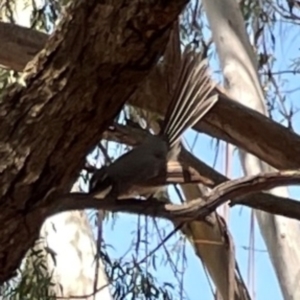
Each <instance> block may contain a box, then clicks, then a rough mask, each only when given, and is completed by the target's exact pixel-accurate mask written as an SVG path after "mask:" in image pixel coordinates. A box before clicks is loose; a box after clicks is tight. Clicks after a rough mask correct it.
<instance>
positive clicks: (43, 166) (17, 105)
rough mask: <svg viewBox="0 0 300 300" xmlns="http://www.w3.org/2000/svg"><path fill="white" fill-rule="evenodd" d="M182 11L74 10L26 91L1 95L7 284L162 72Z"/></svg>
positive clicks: (107, 4)
mask: <svg viewBox="0 0 300 300" xmlns="http://www.w3.org/2000/svg"><path fill="white" fill-rule="evenodd" d="M185 4H186V1H185V0H176V1H171V0H169V1H159V0H157V1H146V0H145V1H141V0H132V1H130V2H128V1H120V0H113V1H111V0H109V1H108V0H107V1H101V4H100V3H99V1H96V0H94V1H83V0H78V1H74V2H72V3H71V6H70V7H69V8H68V10H67V11H66V14H65V17H64V19H63V20H62V22H61V23H60V24H59V26H58V28H57V29H56V31H55V33H54V34H53V35H51V37H50V39H49V40H48V41H47V43H46V46H45V49H44V50H43V51H41V52H40V53H39V54H38V55H37V56H36V57H35V58H34V60H33V61H31V62H30V63H29V64H28V65H27V67H26V73H27V75H28V76H27V78H26V87H25V88H21V87H20V86H15V87H12V88H11V89H9V91H8V92H7V94H6V95H5V96H4V97H2V99H1V102H0V111H1V116H2V118H1V119H0V171H1V177H0V187H1V188H0V197H1V204H0V208H1V216H0V221H1V224H3V226H2V230H1V234H0V265H1V269H0V282H3V281H5V280H7V279H8V278H10V277H11V276H12V275H13V272H14V270H15V269H16V268H17V267H18V265H19V264H20V261H21V259H22V257H23V256H24V255H25V253H26V251H27V250H28V248H29V247H31V246H32V245H33V243H34V241H35V239H36V238H37V236H38V233H39V229H40V226H41V225H42V223H43V221H44V219H45V217H46V216H47V211H46V209H45V208H43V205H44V203H45V202H46V200H49V197H53V198H55V195H57V194H61V193H66V192H68V191H69V190H70V188H71V185H72V183H73V182H74V181H75V179H76V178H77V176H78V173H79V170H80V169H81V168H82V166H83V163H84V161H85V157H86V155H87V153H88V152H89V151H90V150H91V149H92V148H93V147H94V146H95V144H96V143H97V142H98V141H99V139H100V135H101V133H102V132H103V131H104V129H105V128H106V127H107V125H108V124H109V123H110V122H111V121H112V120H113V118H114V117H115V116H116V115H117V113H118V112H119V111H120V109H121V108H122V106H123V104H124V102H125V101H126V100H128V98H129V97H130V95H131V94H132V93H133V92H134V91H135V89H136V87H137V86H138V85H139V84H140V83H141V82H142V80H143V79H144V78H145V77H146V76H147V75H148V73H149V71H150V70H151V68H152V67H153V66H154V65H155V64H156V62H157V60H158V58H159V57H160V55H161V54H162V52H163V51H164V48H165V45H166V42H167V40H168V35H169V29H170V27H171V25H172V22H173V21H174V20H175V18H176V17H177V16H178V15H179V13H180V12H181V10H182V9H183V8H184V5H185ZM125 50H126V51H125ZM12 237H13V238H12Z"/></svg>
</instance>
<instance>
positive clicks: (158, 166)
mask: <svg viewBox="0 0 300 300" xmlns="http://www.w3.org/2000/svg"><path fill="white" fill-rule="evenodd" d="M214 86H215V84H214V83H213V82H212V80H211V79H210V76H209V74H208V66H207V61H206V60H202V59H201V54H197V53H195V52H194V51H191V50H185V51H184V53H183V54H182V60H181V65H180V70H179V73H178V77H177V81H176V83H175V88H174V91H173V93H172V97H171V101H170V103H169V105H168V108H167V112H166V115H165V118H164V121H163V124H162V127H161V130H160V133H159V134H158V135H149V136H148V137H147V138H146V139H145V140H144V141H143V143H142V144H140V145H139V146H137V147H136V148H134V149H132V150H131V151H129V152H127V153H126V154H124V155H122V156H121V157H119V158H118V159H116V160H115V161H114V162H113V163H111V164H110V165H109V166H104V167H102V168H101V169H99V170H98V171H96V172H95V173H94V175H93V176H92V178H91V181H90V192H89V194H90V195H92V196H94V197H96V198H103V197H104V196H109V197H112V198H114V199H117V198H118V197H120V196H122V195H125V194H126V193H127V192H128V191H129V190H130V189H131V188H132V187H134V186H139V185H143V184H144V183H145V182H147V180H149V179H152V178H154V177H156V176H157V175H158V174H159V172H160V171H162V169H163V168H165V167H166V164H167V162H168V161H169V160H174V159H176V158H177V156H178V154H179V151H180V137H181V135H182V134H183V133H184V131H185V130H187V129H188V128H189V127H192V126H194V125H195V124H196V123H197V122H198V121H199V120H200V119H201V118H203V117H204V116H205V115H206V114H207V112H208V111H209V110H210V109H211V108H212V107H213V106H214V104H215V103H216V102H217V99H218V98H217V95H214V96H211V91H212V89H213V88H214ZM158 188H159V187H156V189H158ZM152 190H153V187H152Z"/></svg>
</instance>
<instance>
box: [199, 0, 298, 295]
mask: <svg viewBox="0 0 300 300" xmlns="http://www.w3.org/2000/svg"><path fill="white" fill-rule="evenodd" d="M203 5H204V8H205V11H206V13H207V17H208V20H209V24H210V27H211V30H212V33H213V40H214V42H215V44H216V48H217V52H218V55H219V59H220V63H221V67H222V70H223V74H224V77H225V79H226V80H225V82H226V84H227V88H228V91H229V94H230V95H231V96H232V97H233V98H234V99H236V101H239V102H240V103H242V104H243V105H245V106H248V107H250V108H252V109H254V110H256V111H257V112H259V113H261V114H264V115H266V116H267V115H268V114H267V109H266V105H265V102H264V95H263V91H262V88H261V85H260V82H259V77H258V73H257V62H256V59H255V55H254V53H253V50H252V48H251V45H250V42H249V39H248V36H247V33H246V30H245V25H244V22H243V17H242V14H241V11H240V9H239V7H238V4H237V2H236V1H235V0H226V1H224V0H203ZM248 122H249V120H248ZM236 126H238V125H237V124H236ZM252 134H253V133H252ZM253 138H254V140H255V143H259V141H257V140H256V136H254V137H253ZM268 143H272V144H274V146H275V145H276V144H282V143H283V141H282V140H281V136H280V135H279V136H272V137H271V136H268ZM282 145H283V146H284V147H285V149H286V150H287V151H289V150H288V149H287V147H288V146H287V145H284V144H282ZM239 153H240V159H241V163H242V167H243V170H244V173H245V174H246V175H248V176H249V175H255V174H258V173H261V172H270V171H271V170H273V168H272V167H270V166H269V165H267V164H265V163H264V162H263V161H261V160H259V159H258V158H257V157H255V156H253V155H252V154H249V153H247V152H245V151H244V150H243V149H240V150H239ZM266 155H269V153H266ZM281 158H282V157H278V158H277V159H279V160H280V159H281ZM293 159H295V157H293ZM265 161H267V162H270V161H269V160H267V159H265ZM296 161H297V158H296V159H295V164H296V165H297V162H296ZM295 164H294V166H293V167H294V168H295ZM273 165H274V166H275V167H280V166H279V165H280V163H277V165H276V162H275V164H274V163H273ZM269 192H270V193H271V194H274V195H279V196H283V197H287V196H288V190H287V188H286V187H282V188H280V189H279V188H277V189H272V190H270V191H269ZM255 215H256V218H257V221H258V224H259V227H260V230H261V233H262V236H263V238H264V241H265V243H266V246H267V249H268V252H269V255H270V258H271V262H272V264H273V266H274V269H275V272H276V275H277V278H278V281H279V284H280V287H281V290H282V293H283V296H284V299H286V300H289V299H290V300H296V299H300V285H299V274H300V253H299V248H300V240H299V238H298V237H299V234H300V228H299V224H298V223H297V222H295V221H294V220H290V219H287V218H284V217H281V216H274V215H270V214H267V213H264V212H261V211H257V210H256V211H255Z"/></svg>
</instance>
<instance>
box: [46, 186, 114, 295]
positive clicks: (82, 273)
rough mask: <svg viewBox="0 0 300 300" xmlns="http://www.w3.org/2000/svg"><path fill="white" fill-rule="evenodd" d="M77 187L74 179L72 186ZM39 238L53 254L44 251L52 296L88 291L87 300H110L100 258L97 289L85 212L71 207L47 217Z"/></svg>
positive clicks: (93, 248)
mask: <svg viewBox="0 0 300 300" xmlns="http://www.w3.org/2000/svg"><path fill="white" fill-rule="evenodd" d="M72 190H73V191H74V192H75V191H78V190H79V189H78V183H76V184H75V186H74V187H73V189H72ZM41 238H45V244H46V247H47V248H49V249H50V253H52V252H53V253H54V257H53V256H52V255H50V254H48V255H47V262H48V271H49V272H53V280H54V282H55V284H56V289H55V292H56V296H63V297H70V296H76V297H77V298H76V299H78V296H84V295H89V296H90V297H87V298H83V299H87V300H89V299H90V300H92V299H93V300H100V299H101V300H112V299H113V298H112V296H111V294H110V291H109V287H108V280H107V277H106V274H105V271H104V266H103V262H102V261H101V260H99V268H98V280H97V288H96V289H97V290H98V292H97V293H96V295H95V297H94V296H92V294H93V292H94V283H95V280H96V279H95V274H96V259H95V257H96V243H95V239H94V236H93V232H92V230H91V226H90V224H89V222H88V219H87V215H86V213H85V212H83V211H82V212H80V211H71V212H65V213H60V214H58V215H55V216H53V217H51V218H48V219H47V220H46V222H45V224H44V226H43V227H42V230H41Z"/></svg>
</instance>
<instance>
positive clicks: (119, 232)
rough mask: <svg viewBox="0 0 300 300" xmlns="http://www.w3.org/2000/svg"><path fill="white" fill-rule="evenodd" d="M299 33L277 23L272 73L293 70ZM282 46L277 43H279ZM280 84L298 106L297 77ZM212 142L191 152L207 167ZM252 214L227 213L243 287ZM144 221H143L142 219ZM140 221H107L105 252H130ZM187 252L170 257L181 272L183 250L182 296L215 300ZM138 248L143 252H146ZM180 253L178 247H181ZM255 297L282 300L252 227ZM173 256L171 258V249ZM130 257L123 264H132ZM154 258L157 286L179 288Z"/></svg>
mask: <svg viewBox="0 0 300 300" xmlns="http://www.w3.org/2000/svg"><path fill="white" fill-rule="evenodd" d="M298 30H299V28H294V27H293V26H292V25H288V24H280V23H278V24H277V25H276V29H275V37H276V45H275V57H276V58H277V61H275V65H274V68H273V70H274V71H280V70H288V69H290V68H289V66H290V65H291V62H292V59H294V58H297V57H298V56H299V46H298V45H300V37H299V36H298V34H297V31H298ZM283 39H284V43H282V42H281V41H283ZM210 63H211V67H212V69H213V70H219V67H218V62H217V60H216V59H215V58H213V59H212V60H211V62H210ZM281 80H282V81H283V82H284V83H283V85H282V86H281V90H282V91H293V93H290V94H289V95H288V99H287V107H289V105H290V103H293V104H294V105H295V106H296V107H298V106H299V105H298V101H297V100H298V97H299V95H300V92H299V90H298V89H299V83H298V82H299V75H291V74H284V75H283V76H281ZM275 118H276V120H277V121H281V120H282V117H281V116H280V115H279V114H276V115H275ZM293 126H294V129H295V130H296V132H299V131H300V122H299V114H296V115H295V117H294V118H293ZM194 137H195V133H194V132H192V131H189V132H188V133H187V134H186V135H185V138H186V140H187V142H188V143H189V144H192V143H193V140H194ZM215 142H216V141H213V142H212V139H210V138H209V137H207V136H205V135H199V137H198V141H197V144H196V146H195V148H194V149H195V151H194V153H195V154H196V155H197V156H198V157H200V158H201V159H202V160H204V161H205V162H207V163H208V164H210V165H211V166H212V165H213V163H214V159H215V149H216V148H215ZM222 149H224V144H222ZM215 167H216V169H217V170H218V171H220V172H224V155H220V156H219V158H218V160H217V164H216V166H215ZM232 168H233V169H232V172H233V175H232V176H233V177H239V176H241V175H242V172H241V168H240V164H239V161H238V159H237V157H236V155H235V158H234V160H233V167H232ZM290 195H291V197H293V198H295V199H298V198H299V190H298V188H295V187H294V188H290ZM170 196H171V199H172V200H173V201H176V199H177V196H176V194H175V193H174V192H171V193H170ZM250 214H251V212H250V210H249V209H247V208H245V207H243V208H241V207H234V208H232V209H231V210H230V222H229V228H230V231H231V233H232V235H233V238H234V242H235V248H236V258H237V261H238V263H239V266H240V269H241V272H242V275H243V278H244V280H245V281H246V282H247V272H248V271H247V270H248V259H249V250H248V247H249V234H250ZM142 222H144V218H142ZM137 223H138V217H135V216H129V215H126V214H119V215H118V217H117V220H116V222H115V224H114V225H113V226H111V224H112V223H111V222H107V223H106V226H105V232H104V239H105V241H106V243H108V244H111V245H113V246H114V249H113V250H112V249H111V250H109V253H110V254H111V255H112V257H115V258H118V257H120V256H122V255H123V254H124V253H125V252H126V251H127V250H128V249H129V248H130V245H131V243H132V241H133V240H134V237H135V236H136V230H137ZM158 225H159V228H161V230H162V231H164V232H165V235H166V234H168V233H169V232H170V231H171V229H172V225H171V224H170V223H169V222H166V221H161V220H160V221H158ZM149 231H150V233H149V234H150V237H149V238H148V243H149V244H148V251H150V250H152V249H153V248H155V247H156V246H157V244H158V243H159V241H160V239H159V237H158V233H157V232H156V230H155V229H153V225H152V222H151V220H149ZM176 242H178V235H177V236H176V237H174V238H172V239H171V240H170V241H169V242H168V243H167V245H166V247H167V248H168V249H169V250H172V247H173V246H174V244H175V243H176ZM185 245H186V246H185V250H183V247H181V249H180V251H181V252H180V251H178V249H177V250H176V251H177V252H176V253H177V254H173V256H174V263H175V264H176V265H177V267H178V268H179V269H180V268H181V266H182V261H180V260H179V262H177V260H176V257H177V255H178V252H180V253H182V251H186V257H187V265H186V267H185V268H184V276H183V278H184V284H183V286H184V296H185V297H187V298H188V299H191V300H196V299H197V300H198V299H207V300H210V299H213V295H212V293H211V287H210V284H209V282H208V279H207V276H206V274H205V272H204V270H203V267H202V264H201V262H200V260H199V258H198V257H197V256H196V255H195V253H194V250H193V249H192V247H191V246H190V245H189V242H186V243H185ZM144 248H145V247H144V246H141V249H144ZM179 248H180V247H179ZM255 250H256V251H255V252H254V255H255V266H254V268H255V296H256V299H257V300H265V299H273V300H282V299H283V298H282V295H281V291H280V289H279V286H278V282H277V279H276V277H275V274H274V271H273V268H272V265H271V263H270V259H269V256H268V253H267V252H266V247H265V244H264V242H263V240H262V237H261V235H260V232H259V229H258V227H257V225H256V224H255ZM172 253H175V252H174V250H173V252H172ZM132 254H133V253H132V252H130V254H128V256H127V259H128V260H130V259H131V255H132ZM145 255H146V251H145V250H144V251H143V250H140V255H139V257H140V258H143V257H144V256H145ZM156 255H157V257H158V259H157V262H158V264H157V270H158V271H156V272H155V273H154V275H155V276H156V278H157V280H159V281H160V282H166V281H167V282H172V283H174V284H175V285H177V286H178V280H177V279H176V278H175V276H174V275H173V272H172V269H171V267H170V265H168V264H167V265H165V264H164V263H161V264H160V263H159V261H160V260H164V259H165V258H166V255H165V251H164V250H163V249H160V250H158V251H157V253H156Z"/></svg>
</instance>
